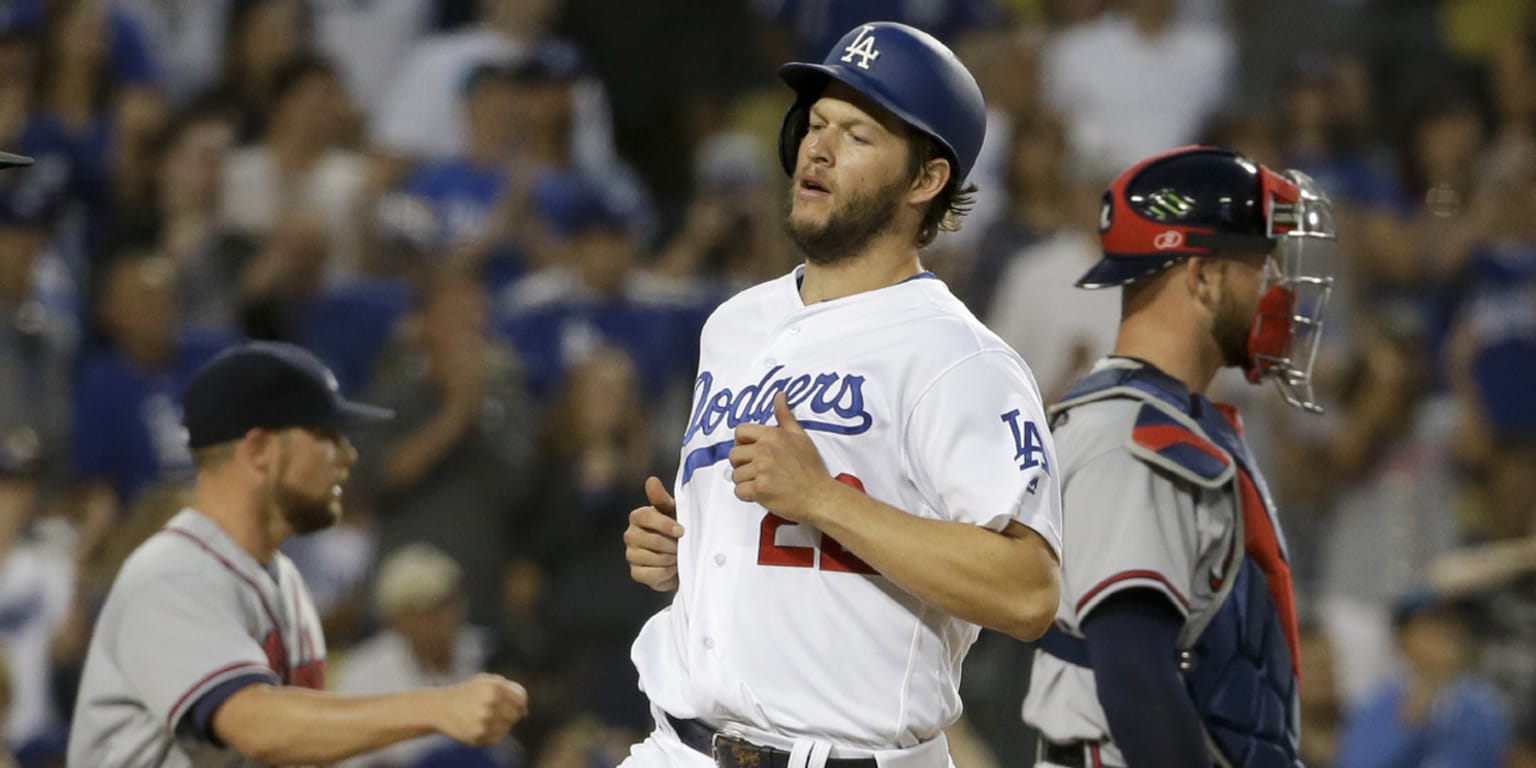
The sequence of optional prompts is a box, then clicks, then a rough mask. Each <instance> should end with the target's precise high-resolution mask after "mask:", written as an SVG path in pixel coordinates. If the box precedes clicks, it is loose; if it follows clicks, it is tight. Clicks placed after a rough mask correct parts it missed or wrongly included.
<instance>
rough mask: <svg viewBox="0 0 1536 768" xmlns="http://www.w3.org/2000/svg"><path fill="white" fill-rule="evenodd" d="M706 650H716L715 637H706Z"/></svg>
mask: <svg viewBox="0 0 1536 768" xmlns="http://www.w3.org/2000/svg"><path fill="white" fill-rule="evenodd" d="M704 648H705V649H707V650H711V651H712V650H714V649H715V639H714V638H713V637H706V638H704Z"/></svg>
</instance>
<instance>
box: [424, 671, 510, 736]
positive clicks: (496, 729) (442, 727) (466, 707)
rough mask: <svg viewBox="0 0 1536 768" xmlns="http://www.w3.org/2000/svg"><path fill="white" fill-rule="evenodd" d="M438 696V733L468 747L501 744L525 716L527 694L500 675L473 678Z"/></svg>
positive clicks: (447, 689)
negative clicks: (441, 700) (441, 703)
mask: <svg viewBox="0 0 1536 768" xmlns="http://www.w3.org/2000/svg"><path fill="white" fill-rule="evenodd" d="M442 693H443V696H444V698H445V702H444V706H443V710H442V712H441V714H440V721H439V723H438V731H440V732H442V734H443V735H445V736H448V737H450V738H452V739H454V740H456V741H460V742H463V743H465V744H469V745H471V746H477V747H484V746H489V745H491V744H495V743H496V742H498V741H501V740H502V739H503V738H505V737H506V735H507V731H509V730H511V729H512V726H513V725H515V724H516V723H517V721H519V720H521V719H523V717H524V716H525V715H527V714H528V692H527V691H525V690H523V687H522V686H521V685H518V684H517V683H514V682H512V681H511V680H508V679H506V678H505V677H502V676H501V675H490V674H481V675H475V676H474V677H473V678H471V679H470V680H468V681H466V682H463V683H460V684H458V685H455V686H453V687H451V688H444V689H442Z"/></svg>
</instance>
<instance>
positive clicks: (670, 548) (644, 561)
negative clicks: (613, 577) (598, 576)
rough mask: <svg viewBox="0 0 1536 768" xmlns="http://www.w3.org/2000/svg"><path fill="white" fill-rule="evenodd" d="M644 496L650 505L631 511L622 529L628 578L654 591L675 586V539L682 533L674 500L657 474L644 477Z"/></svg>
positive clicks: (666, 589) (671, 588)
mask: <svg viewBox="0 0 1536 768" xmlns="http://www.w3.org/2000/svg"><path fill="white" fill-rule="evenodd" d="M645 496H646V498H647V499H648V500H650V502H651V503H650V506H646V507H639V508H637V509H636V510H635V511H633V512H630V513H629V528H627V529H625V531H624V559H625V560H628V561H629V577H630V578H631V579H634V580H635V581H638V582H640V583H641V584H644V585H646V586H647V587H650V588H651V589H654V590H656V591H657V592H666V591H669V590H673V589H677V540H678V539H679V538H681V537H682V535H683V526H681V525H678V523H677V502H675V501H673V500H672V496H671V494H669V493H667V488H666V486H664V485H662V484H661V479H660V478H657V477H649V478H646V481H645Z"/></svg>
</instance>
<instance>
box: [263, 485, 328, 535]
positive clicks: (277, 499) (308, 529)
mask: <svg viewBox="0 0 1536 768" xmlns="http://www.w3.org/2000/svg"><path fill="white" fill-rule="evenodd" d="M273 502H274V503H275V504H277V508H278V510H280V511H281V512H282V513H283V519H285V520H287V521H288V525H289V526H290V527H292V528H293V532H294V533H296V534H299V535H303V534H306V533H314V532H316V531H323V530H325V529H326V528H329V527H331V526H333V525H335V524H336V523H337V522H338V521H339V520H340V519H341V509H340V504H341V501H340V499H337V498H336V497H334V496H332V495H331V494H329V493H326V494H322V495H314V494H307V493H304V492H303V491H300V490H298V489H296V488H294V487H292V486H290V485H288V484H287V483H282V482H279V483H278V484H277V487H276V488H275V489H273Z"/></svg>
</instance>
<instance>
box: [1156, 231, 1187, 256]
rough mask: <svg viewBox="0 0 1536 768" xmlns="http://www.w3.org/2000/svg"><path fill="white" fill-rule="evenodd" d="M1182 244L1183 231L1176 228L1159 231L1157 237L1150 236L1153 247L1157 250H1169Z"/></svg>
mask: <svg viewBox="0 0 1536 768" xmlns="http://www.w3.org/2000/svg"><path fill="white" fill-rule="evenodd" d="M1183 244H1184V233H1183V232H1180V231H1178V230H1177V229H1169V230H1165V231H1163V232H1159V233H1158V235H1157V237H1154V238H1152V245H1153V247H1155V248H1157V249H1158V250H1159V251H1171V250H1173V249H1174V248H1178V247H1179V246H1181V245H1183Z"/></svg>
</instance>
